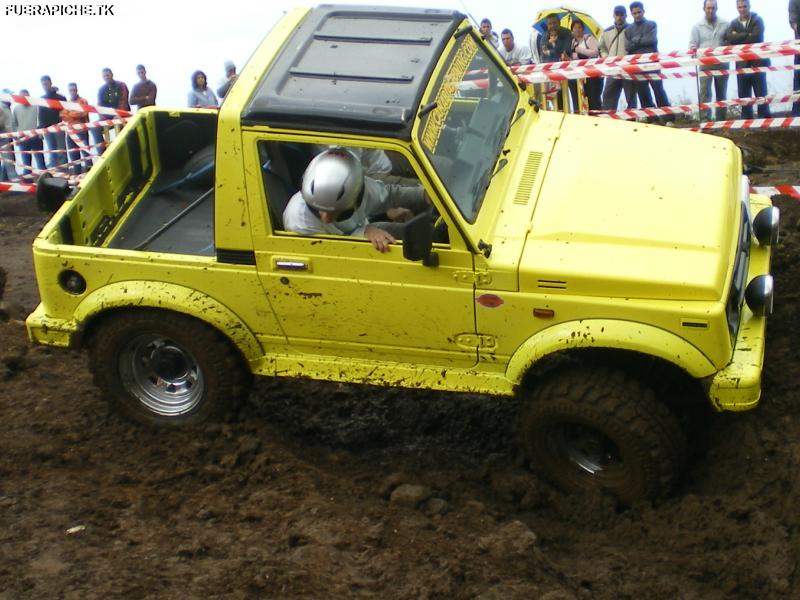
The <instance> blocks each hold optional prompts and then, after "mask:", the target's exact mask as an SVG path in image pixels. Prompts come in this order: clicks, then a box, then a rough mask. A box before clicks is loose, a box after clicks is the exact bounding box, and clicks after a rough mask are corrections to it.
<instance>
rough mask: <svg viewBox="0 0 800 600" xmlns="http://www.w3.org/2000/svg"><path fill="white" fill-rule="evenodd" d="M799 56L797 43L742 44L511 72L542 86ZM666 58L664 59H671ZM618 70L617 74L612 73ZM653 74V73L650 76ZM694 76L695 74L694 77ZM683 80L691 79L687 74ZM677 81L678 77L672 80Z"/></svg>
mask: <svg viewBox="0 0 800 600" xmlns="http://www.w3.org/2000/svg"><path fill="white" fill-rule="evenodd" d="M795 54H800V41H798V40H792V41H791V42H779V43H774V42H769V43H765V44H744V45H741V46H721V47H719V48H707V49H704V50H702V51H698V52H697V53H696V54H693V53H691V52H678V53H670V54H668V55H663V54H658V53H652V54H636V55H629V56H615V57H608V58H591V59H585V60H575V61H561V62H556V63H538V64H535V65H520V66H517V67H514V68H513V69H512V71H513V72H514V73H515V74H516V75H517V76H519V77H520V78H521V79H522V78H523V77H524V79H523V81H525V82H526V83H543V82H545V81H563V80H564V79H582V78H584V77H587V78H592V77H608V76H619V77H624V78H631V79H633V78H638V77H639V76H643V75H644V76H646V75H648V72H649V71H653V70H658V69H678V68H686V67H691V66H696V65H719V64H728V63H730V62H731V61H732V60H737V61H748V60H759V59H762V58H769V57H772V56H793V55H795ZM673 55H675V56H674V57H673V58H672V59H669V60H668V59H667V58H665V56H670V57H672V56H673ZM614 69H619V71H614ZM650 75H653V74H650ZM662 75H663V74H661V73H658V74H655V75H654V76H653V77H643V78H652V79H662V78H664V77H662ZM695 76H696V74H695ZM685 77H690V75H686V76H685ZM675 78H676V79H680V78H681V77H675Z"/></svg>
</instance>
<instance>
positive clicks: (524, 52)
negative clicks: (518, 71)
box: [497, 29, 531, 67]
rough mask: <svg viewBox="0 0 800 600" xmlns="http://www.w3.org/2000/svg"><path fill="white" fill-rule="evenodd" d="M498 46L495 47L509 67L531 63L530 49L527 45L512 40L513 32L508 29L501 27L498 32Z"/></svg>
mask: <svg viewBox="0 0 800 600" xmlns="http://www.w3.org/2000/svg"><path fill="white" fill-rule="evenodd" d="M500 42H501V44H500V47H499V48H498V49H497V50H498V52H499V53H500V56H501V57H502V58H503V60H504V61H505V63H506V64H507V65H508V66H509V67H515V66H517V65H529V64H531V51H530V49H529V48H528V47H527V46H522V45H518V44H516V43H515V42H514V34H513V33H512V32H511V30H510V29H503V31H502V32H501V33H500Z"/></svg>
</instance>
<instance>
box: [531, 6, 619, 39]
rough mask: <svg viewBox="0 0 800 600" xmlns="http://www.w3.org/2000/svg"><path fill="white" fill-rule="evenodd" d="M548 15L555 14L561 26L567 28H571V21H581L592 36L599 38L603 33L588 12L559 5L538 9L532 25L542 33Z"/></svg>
mask: <svg viewBox="0 0 800 600" xmlns="http://www.w3.org/2000/svg"><path fill="white" fill-rule="evenodd" d="M550 15H556V16H557V17H558V20H559V22H560V23H561V26H562V27H566V28H567V29H570V30H571V29H572V23H573V22H574V21H582V22H583V26H584V27H585V28H586V29H587V30H588V31H590V32H591V33H592V35H593V36H594V37H596V38H598V39H599V38H600V35H601V34H602V33H603V28H602V27H600V25H598V23H597V21H595V20H594V17H592V16H591V15H590V14H589V13H586V12H584V11H582V10H578V9H577V8H571V7H569V6H559V7H558V8H546V9H545V10H542V11H539V14H538V15H536V21H535V22H534V24H533V27H534V29H536V30H537V31H538V32H539V33H541V34H542V35H544V34H545V32H546V31H547V17H548V16H550Z"/></svg>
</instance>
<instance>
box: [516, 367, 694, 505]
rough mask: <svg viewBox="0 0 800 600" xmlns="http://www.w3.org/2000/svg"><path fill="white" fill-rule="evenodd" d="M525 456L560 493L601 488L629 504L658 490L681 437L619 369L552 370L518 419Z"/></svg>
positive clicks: (681, 449)
mask: <svg viewBox="0 0 800 600" xmlns="http://www.w3.org/2000/svg"><path fill="white" fill-rule="evenodd" d="M520 436H521V445H522V448H523V450H524V452H525V454H526V458H528V459H530V461H531V463H532V464H533V465H534V466H535V467H537V468H538V469H539V470H540V471H541V472H542V474H543V475H544V476H545V477H547V478H548V479H550V480H551V481H553V482H554V483H556V484H557V485H559V486H560V487H562V488H564V489H566V490H568V491H589V490H604V491H607V492H610V493H611V494H613V495H614V496H616V497H617V498H618V499H620V500H621V501H622V502H624V503H626V504H631V503H633V502H635V501H636V500H639V499H642V498H656V497H659V496H663V495H665V494H666V493H667V492H669V490H670V489H671V488H672V486H673V485H674V484H675V482H676V480H677V479H678V477H679V476H680V474H681V472H682V470H683V467H684V463H685V461H686V452H687V444H686V438H685V435H684V433H683V431H682V430H681V427H680V425H679V423H678V421H677V419H676V418H675V416H674V415H673V414H672V413H671V412H670V411H669V409H667V407H666V406H664V405H663V404H662V403H660V402H658V401H656V399H655V398H654V395H653V393H652V391H651V390H650V389H649V388H647V387H646V386H644V385H643V384H641V383H640V382H638V381H636V380H634V379H631V378H629V377H628V376H627V375H625V374H624V373H622V372H620V371H612V370H609V369H604V368H593V367H582V368H577V369H573V370H569V371H559V372H556V373H554V374H552V375H550V376H549V377H548V379H546V380H545V381H544V382H542V383H541V384H540V385H539V386H537V387H536V388H535V389H534V390H533V391H532V392H530V393H529V396H528V398H527V403H526V406H525V407H524V408H523V413H522V415H521V418H520Z"/></svg>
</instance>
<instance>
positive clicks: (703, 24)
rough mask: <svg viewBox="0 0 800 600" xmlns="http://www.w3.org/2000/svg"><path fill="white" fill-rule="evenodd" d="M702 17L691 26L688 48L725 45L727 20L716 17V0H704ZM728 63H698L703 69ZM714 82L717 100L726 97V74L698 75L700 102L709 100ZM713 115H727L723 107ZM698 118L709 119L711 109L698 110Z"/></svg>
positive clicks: (716, 68) (721, 119)
mask: <svg viewBox="0 0 800 600" xmlns="http://www.w3.org/2000/svg"><path fill="white" fill-rule="evenodd" d="M703 12H704V13H705V15H704V17H703V18H702V19H701V20H700V21H699V22H698V23H696V24H695V25H694V26H693V27H692V32H691V34H690V36H689V48H690V49H691V50H698V49H702V48H717V47H718V46H724V45H725V32H726V31H727V29H728V21H725V20H723V19H720V18H719V17H717V0H705V2H704V3H703ZM728 67H730V64H729V63H724V64H718V65H700V71H701V73H702V72H703V71H716V70H727V69H728ZM712 80H713V83H714V94H715V96H716V99H717V100H725V99H726V98H727V97H728V76H727V75H714V76H713V77H702V76H701V77H700V79H699V84H700V102H709V101H710V100H711V83H712ZM714 113H715V114H714V116H715V118H716V120H717V121H724V120H725V117H726V116H727V109H726V108H725V107H721V108H716V109H715V110H714ZM700 119H701V120H703V121H708V120H710V119H711V109H705V110H701V111H700Z"/></svg>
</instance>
